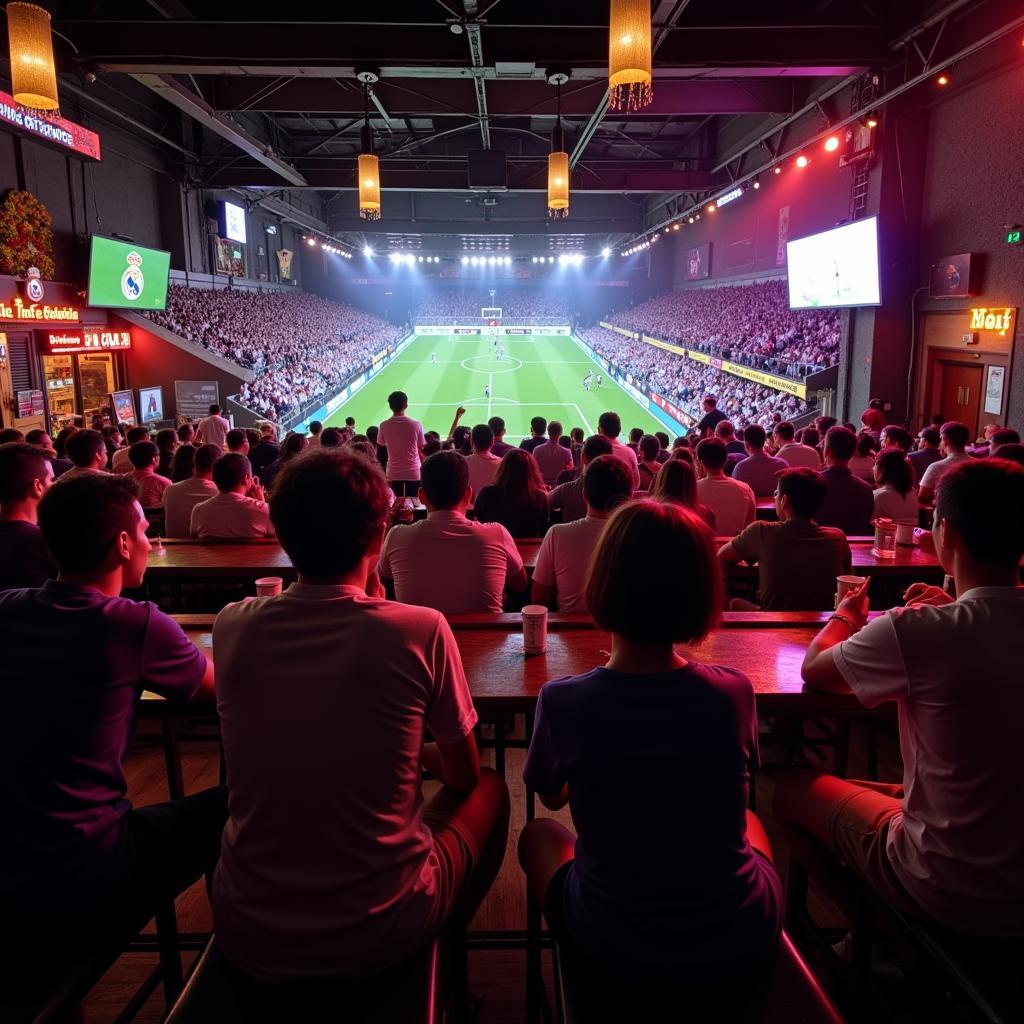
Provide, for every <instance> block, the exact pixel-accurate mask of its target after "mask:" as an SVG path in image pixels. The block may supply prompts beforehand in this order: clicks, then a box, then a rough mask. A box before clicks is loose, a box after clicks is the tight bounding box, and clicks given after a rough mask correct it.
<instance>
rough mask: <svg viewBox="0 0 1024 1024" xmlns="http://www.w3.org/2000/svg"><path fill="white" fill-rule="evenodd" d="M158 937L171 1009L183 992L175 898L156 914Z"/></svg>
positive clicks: (162, 972) (165, 1000)
mask: <svg viewBox="0 0 1024 1024" xmlns="http://www.w3.org/2000/svg"><path fill="white" fill-rule="evenodd" d="M155 919H156V937H157V944H158V946H159V949H160V971H161V976H162V978H163V985H164V1002H165V1003H166V1004H167V1008H168V1009H170V1008H171V1007H172V1006H173V1005H174V1001H175V999H177V998H178V996H179V995H180V994H181V988H182V973H181V950H180V948H179V946H178V916H177V913H176V911H175V909H174V900H171V901H170V902H168V903H165V904H164V905H163V906H161V907H160V908H159V909H158V910H157V912H156V915H155Z"/></svg>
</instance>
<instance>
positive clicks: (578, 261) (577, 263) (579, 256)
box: [572, 252, 583, 267]
mask: <svg viewBox="0 0 1024 1024" xmlns="http://www.w3.org/2000/svg"><path fill="white" fill-rule="evenodd" d="M572 265H573V266H574V267H582V266H583V253H581V252H577V253H573V257H572Z"/></svg>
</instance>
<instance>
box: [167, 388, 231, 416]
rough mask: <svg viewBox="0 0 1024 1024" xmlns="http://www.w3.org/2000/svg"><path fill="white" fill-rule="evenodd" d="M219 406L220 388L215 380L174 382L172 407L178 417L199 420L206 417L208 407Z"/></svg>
mask: <svg viewBox="0 0 1024 1024" xmlns="http://www.w3.org/2000/svg"><path fill="white" fill-rule="evenodd" d="M215 402H216V403H217V404H220V388H219V387H218V386H217V382H216V381H215V380H176V381H175V382H174V405H175V408H176V411H177V414H178V415H179V416H185V417H187V418H188V419H190V420H194V421H195V422H197V423H198V422H199V420H201V419H203V418H204V417H206V416H208V415H209V413H210V406H211V405H213V404H214V403H215Z"/></svg>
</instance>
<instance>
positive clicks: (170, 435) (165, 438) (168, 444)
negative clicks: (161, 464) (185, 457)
mask: <svg viewBox="0 0 1024 1024" xmlns="http://www.w3.org/2000/svg"><path fill="white" fill-rule="evenodd" d="M156 447H157V450H158V451H161V452H173V451H174V450H175V448H177V447H178V432H177V431H176V430H172V429H171V428H170V427H167V428H165V429H164V430H158V431H157V432H156Z"/></svg>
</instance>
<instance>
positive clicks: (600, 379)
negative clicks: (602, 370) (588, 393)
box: [597, 374, 604, 389]
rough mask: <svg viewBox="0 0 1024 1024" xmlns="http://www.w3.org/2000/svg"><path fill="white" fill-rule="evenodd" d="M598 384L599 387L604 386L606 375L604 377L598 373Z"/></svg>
mask: <svg viewBox="0 0 1024 1024" xmlns="http://www.w3.org/2000/svg"><path fill="white" fill-rule="evenodd" d="M597 386H598V389H600V388H603V387H604V377H602V376H601V374H598V375H597Z"/></svg>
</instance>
